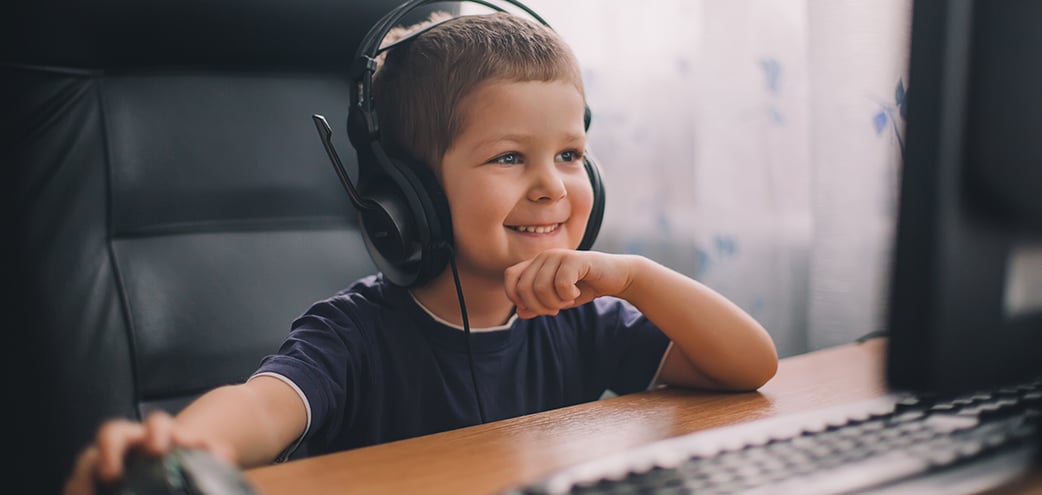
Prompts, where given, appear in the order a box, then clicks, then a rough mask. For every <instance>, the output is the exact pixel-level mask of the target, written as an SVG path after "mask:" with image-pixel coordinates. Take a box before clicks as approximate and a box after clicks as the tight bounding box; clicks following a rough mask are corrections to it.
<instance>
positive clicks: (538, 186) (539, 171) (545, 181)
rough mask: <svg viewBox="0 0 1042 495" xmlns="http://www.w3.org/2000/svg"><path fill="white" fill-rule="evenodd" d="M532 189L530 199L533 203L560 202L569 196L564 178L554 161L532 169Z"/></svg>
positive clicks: (529, 191) (530, 188) (529, 190)
mask: <svg viewBox="0 0 1042 495" xmlns="http://www.w3.org/2000/svg"><path fill="white" fill-rule="evenodd" d="M530 170H531V174H532V180H531V187H529V189H528V199H529V200H531V201H558V200H561V199H563V198H564V197H565V196H567V195H568V188H567V187H565V183H564V177H563V176H562V175H561V171H560V170H558V169H557V164H556V163H554V162H553V161H552V160H551V161H550V163H543V164H540V165H539V166H536V167H532V168H531V169H530Z"/></svg>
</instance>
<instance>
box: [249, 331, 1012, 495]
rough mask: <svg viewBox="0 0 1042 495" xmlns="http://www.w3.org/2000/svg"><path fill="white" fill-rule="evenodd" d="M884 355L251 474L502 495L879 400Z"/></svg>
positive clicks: (314, 489)
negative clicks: (699, 438) (747, 428)
mask: <svg viewBox="0 0 1042 495" xmlns="http://www.w3.org/2000/svg"><path fill="white" fill-rule="evenodd" d="M884 352H885V340H883V339H875V340H870V341H868V342H865V343H862V344H849V345H844V346H840V347H835V348H831V349H826V350H822V351H817V352H813V353H808V354H804V355H800V356H794V357H791V358H787V359H783V360H782V361H781V364H780V367H779V370H778V374H777V375H776V376H775V377H774V379H772V380H771V381H770V382H769V383H767V385H765V386H764V387H763V388H761V389H760V391H758V392H752V393H740V394H719V393H706V392H693V391H685V390H673V389H660V390H654V391H649V392H644V393H639V394H631V395H626V396H622V397H615V398H611V399H605V400H600V401H596V402H591V403H587V404H581V405H578V406H572V407H567V408H562V409H557V410H553V411H547V412H543V413H539V414H533V415H529V416H524V417H520V418H514V419H509V420H503V421H497V422H494V423H489V424H485V425H479V426H472V427H468V428H461V429H458V430H453V431H447V432H443V433H438V434H434V435H428V436H423V437H418V438H412V439H408V440H402V441H398V442H392V443H387V444H383V445H376V446H373V447H366V448H361V449H355V450H350V451H346V452H340V453H336V454H329V455H325V456H319V457H313V458H310V459H304V460H299V461H293V462H288V463H285V464H280V465H274V466H265V467H261V468H256V469H252V470H249V471H247V472H246V476H247V478H248V479H249V480H250V481H251V482H252V483H254V485H255V486H256V487H257V488H258V489H259V491H260V492H261V493H262V494H263V495H281V494H287V495H289V494H301V493H307V494H323V493H365V494H373V493H376V494H380V493H388V494H412V493H435V494H438V493H446V494H448V493H451V494H495V493H498V492H500V491H502V490H505V489H507V488H510V487H513V486H517V485H519V484H523V483H526V482H531V481H535V480H538V479H540V478H543V477H544V476H547V475H549V474H550V473H552V472H554V471H556V470H558V469H561V468H564V467H566V466H570V465H573V464H576V463H579V462H583V461H588V460H591V459H594V458H597V457H601V456H604V455H607V454H611V453H614V452H618V451H622V450H626V449H629V448H632V447H636V446H639V445H643V444H646V443H648V442H652V441H655V440H659V439H663V438H669V437H673V436H677V435H681V434H684V433H689V432H693V431H697V430H702V429H706V428H712V427H716V426H724V425H729V424H734V423H740V422H744V421H750V420H755V419H759V418H765V417H769V416H778V415H784V414H791V413H798V412H802V411H807V410H810V409H815V408H821V407H828V406H833V405H838V404H843V403H847V402H853V401H857V400H862V399H869V398H873V397H878V396H880V395H883V394H885V393H886V386H885V383H884V378H883V376H884V374H883V355H884ZM1018 493H1020V492H1019V491H1018Z"/></svg>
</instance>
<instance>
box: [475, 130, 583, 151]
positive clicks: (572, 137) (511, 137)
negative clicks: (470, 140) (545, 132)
mask: <svg viewBox="0 0 1042 495" xmlns="http://www.w3.org/2000/svg"><path fill="white" fill-rule="evenodd" d="M528 138H529V136H528V135H524V134H506V135H502V136H495V137H491V138H488V139H483V140H481V141H478V142H477V143H476V144H475V145H474V149H476V150H479V149H483V148H485V147H488V146H492V145H494V144H498V143H501V142H504V141H511V142H515V143H523V142H525V141H527V140H528ZM585 139H586V135H585V134H572V133H569V134H566V135H564V136H563V139H562V142H569V143H571V142H575V141H584V140H585Z"/></svg>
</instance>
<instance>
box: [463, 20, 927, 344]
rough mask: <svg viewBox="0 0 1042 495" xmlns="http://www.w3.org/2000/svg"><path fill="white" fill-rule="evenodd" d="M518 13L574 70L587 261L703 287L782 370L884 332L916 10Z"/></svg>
mask: <svg viewBox="0 0 1042 495" xmlns="http://www.w3.org/2000/svg"><path fill="white" fill-rule="evenodd" d="M525 4H526V5H528V6H529V7H531V8H533V9H534V10H535V11H536V12H537V13H539V14H540V15H541V16H542V17H543V18H544V19H546V20H547V22H549V23H550V25H551V26H553V27H554V29H555V30H557V31H558V32H559V33H561V35H562V36H563V37H564V38H565V39H566V40H567V41H568V42H569V44H570V45H571V46H572V48H573V49H574V50H575V52H576V55H577V56H578V58H579V62H580V64H581V65H582V66H583V72H584V82H585V84H586V92H587V99H588V101H589V104H590V107H591V109H592V110H593V124H592V125H591V128H590V134H589V144H590V147H591V150H592V151H593V153H594V154H595V155H596V156H597V158H598V162H599V163H600V165H601V167H602V168H603V173H604V175H605V181H606V189H607V197H608V200H607V210H606V213H605V224H604V227H603V229H602V230H601V234H600V237H599V238H598V242H597V245H596V246H595V248H596V249H599V250H604V251H611V252H626V253H638V254H642V255H646V256H648V257H650V258H653V259H655V260H657V261H659V262H661V263H663V264H666V265H668V266H670V267H672V268H673V269H676V270H678V271H681V272H683V273H685V274H687V275H690V276H692V277H694V278H696V279H698V280H700V281H701V282H703V283H705V284H707V285H709V286H710V287H712V288H714V289H715V290H717V291H719V292H721V293H722V294H724V295H725V296H727V297H728V298H730V299H731V300H733V301H735V302H736V303H737V304H738V305H740V306H741V307H742V308H743V309H745V310H746V311H748V312H749V313H750V314H752V315H753V316H754V317H755V318H756V319H757V320H759V321H760V322H761V323H762V324H763V325H764V326H765V327H766V328H767V329H768V331H769V332H770V333H771V335H772V336H773V337H774V339H775V342H776V344H777V346H778V350H779V353H780V354H781V355H782V356H783V357H784V356H789V355H793V354H799V353H803V352H807V351H811V350H816V349H820V348H824V347H830V346H833V345H838V344H843V343H847V342H851V341H853V340H856V339H857V338H858V337H861V336H864V335H866V334H869V333H871V332H874V331H878V330H880V329H881V327H882V325H883V323H884V322H883V316H884V313H883V311H884V310H885V307H884V306H885V304H886V301H885V298H886V289H887V287H886V285H887V282H888V279H889V275H888V269H889V268H888V264H889V253H890V249H891V243H892V241H893V227H894V221H895V219H896V217H895V213H896V194H897V180H898V169H899V167H900V163H901V150H902V139H903V129H904V121H903V109H904V97H905V94H906V92H907V91H908V89H909V82H908V80H907V62H908V53H907V51H908V47H909V45H908V43H909V33H910V28H911V1H909V0H874V1H872V2H865V1H856V0H849V1H839V0H828V1H825V0H733V1H727V2H723V1H714V0H651V1H648V2H643V3H642V5H644V7H643V8H634V5H633V3H632V2H623V1H619V0H571V1H568V2H559V1H554V0H528V1H526V2H525ZM479 9H480V8H475V9H471V8H469V7H464V13H466V12H467V11H468V10H469V11H473V12H478V11H480V10H479Z"/></svg>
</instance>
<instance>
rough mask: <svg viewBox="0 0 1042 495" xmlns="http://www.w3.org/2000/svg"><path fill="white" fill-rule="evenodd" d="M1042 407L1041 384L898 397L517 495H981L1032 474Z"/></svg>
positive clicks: (732, 430)
mask: <svg viewBox="0 0 1042 495" xmlns="http://www.w3.org/2000/svg"><path fill="white" fill-rule="evenodd" d="M1040 407H1042V380H1036V381H1032V382H1030V383H1025V384H1021V385H1016V386H1009V387H1004V388H1000V389H997V390H991V391H986V392H980V393H975V394H967V395H963V396H958V397H955V398H944V399H941V398H928V397H924V396H915V395H909V394H890V395H887V396H884V397H881V398H879V399H873V400H869V401H865V402H859V403H854V404H848V405H844V406H840V407H835V408H830V409H824V410H819V411H814V412H811V413H806V414H800V415H793V416H789V417H781V418H770V419H765V420H757V421H753V422H749V423H743V424H738V425H733V426H728V427H723V428H716V429H712V430H706V431H702V432H696V433H692V434H689V435H685V436H680V437H676V438H671V439H667V440H661V441H658V442H655V443H652V444H649V445H646V446H643V447H640V448H638V449H634V450H630V451H627V452H623V453H620V454H617V455H614V456H610V457H605V458H602V459H598V460H596V461H593V462H589V463H585V464H580V465H577V466H574V467H571V468H568V469H565V470H562V471H560V472H557V473H555V474H553V475H551V476H549V477H548V478H546V479H544V480H542V481H540V482H538V483H534V484H531V485H527V486H520V487H516V488H514V489H511V490H508V491H507V492H506V493H508V494H511V495H536V494H565V493H573V494H608V493H610V494H624V493H625V494H630V493H655V494H674V493H676V494H683V493H698V494H732V493H740V494H757V495H759V494H772V495H776V494H778V495H780V494H799V495H815V494H829V495H831V494H840V493H880V494H882V493H916V494H920V493H923V494H925V493H930V492H936V493H945V494H955V493H975V492H979V491H981V490H985V489H989V488H992V487H994V486H997V485H998V484H1000V483H1002V482H1005V481H1009V480H1010V479H1012V478H1013V477H1015V476H1017V475H1020V474H1022V473H1023V472H1025V471H1026V470H1027V469H1029V467H1030V466H1031V463H1032V462H1033V460H1034V455H1035V451H1036V449H1037V448H1038V445H1037V443H1038V442H1039V438H1040V436H1039V430H1038V429H1039V415H1040ZM935 488H939V489H938V490H934V489H935Z"/></svg>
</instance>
